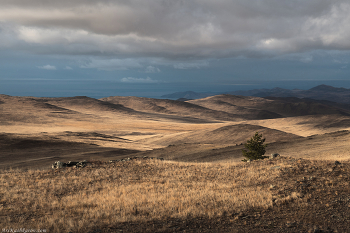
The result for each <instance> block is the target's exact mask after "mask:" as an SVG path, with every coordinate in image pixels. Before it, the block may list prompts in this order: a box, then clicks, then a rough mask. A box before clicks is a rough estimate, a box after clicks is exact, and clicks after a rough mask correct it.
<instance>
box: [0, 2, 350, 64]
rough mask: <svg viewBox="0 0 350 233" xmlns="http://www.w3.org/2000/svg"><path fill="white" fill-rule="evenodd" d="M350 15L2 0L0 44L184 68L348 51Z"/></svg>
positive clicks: (309, 5)
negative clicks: (169, 62)
mask: <svg viewBox="0 0 350 233" xmlns="http://www.w3.org/2000/svg"><path fill="white" fill-rule="evenodd" d="M349 12H350V3H349V2H348V1H347V0H308V1H305V0H293V1H290V0H250V1H246V0H216V1H211V0H186V1H185V0H149V1H144V0H129V1H112V0H97V1H96V0H94V1H92V0H74V1H71V0H69V1H68V0H60V1H48V0H26V1H22V0H0V42H1V43H2V45H1V46H2V47H9V48H14V47H16V46H17V47H18V44H19V43H20V44H21V49H27V50H32V51H33V52H38V51H45V52H46V53H49V54H50V53H53V54H55V53H64V54H70V55H84V54H89V55H95V56H113V57H118V58H120V59H122V57H124V58H130V57H153V58H162V59H175V60H176V59H180V60H182V61H183V60H200V59H206V58H212V57H232V56H248V57H249V56H254V57H261V56H275V55H281V54H288V53H295V52H305V51H312V50H349V49H350V40H349V38H350V27H349V25H350V14H349ZM9 25H11V26H9ZM16 42H17V43H16ZM34 45H35V46H34ZM87 66H88V65H87ZM90 66H91V67H92V66H94V64H90ZM193 66H194V67H195V66H196V65H193ZM178 67H185V66H183V65H181V63H180V65H178ZM188 67H191V65H188Z"/></svg>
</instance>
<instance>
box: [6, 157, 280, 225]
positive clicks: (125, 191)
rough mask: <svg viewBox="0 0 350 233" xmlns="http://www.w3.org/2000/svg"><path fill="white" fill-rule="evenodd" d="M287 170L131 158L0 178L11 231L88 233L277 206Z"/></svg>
mask: <svg viewBox="0 0 350 233" xmlns="http://www.w3.org/2000/svg"><path fill="white" fill-rule="evenodd" d="M277 165H278V166H281V167H283V166H284V164H283V162H279V160H277V161H275V162H274V163H273V164H272V162H269V161H261V162H259V163H251V164H247V163H232V162H231V163H230V162H227V163H178V162H169V161H158V160H156V161H153V160H133V161H129V162H119V163H112V164H92V165H90V166H88V167H85V168H83V169H74V168H67V169H61V170H56V171H51V170H50V171H39V170H27V171H23V170H7V171H2V172H1V174H0V184H1V188H0V190H1V191H0V192H1V194H0V195H1V196H0V198H1V199H0V203H1V205H0V211H1V219H0V221H1V222H2V223H3V226H6V227H8V228H10V227H11V228H23V227H24V226H25V227H26V228H36V229H47V230H48V231H49V232H62V231H69V230H74V231H83V230H84V229H87V228H89V229H91V227H99V226H105V225H110V224H117V223H118V222H124V221H146V220H152V219H166V218H170V217H179V218H181V217H187V216H193V217H196V216H206V217H214V216H220V215H223V214H232V213H238V212H240V211H243V210H247V209H250V208H258V209H260V208H268V207H270V206H272V194H271V192H270V191H269V183H271V182H272V181H273V179H274V178H275V177H276V176H277V175H278V174H279V169H271V168H272V167H273V166H277Z"/></svg>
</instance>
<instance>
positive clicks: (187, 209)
mask: <svg viewBox="0 0 350 233" xmlns="http://www.w3.org/2000/svg"><path fill="white" fill-rule="evenodd" d="M255 132H259V133H261V134H263V137H264V138H266V143H267V144H268V146H267V148H266V150H267V151H266V155H270V154H272V153H279V154H280V155H281V156H280V157H277V158H274V159H265V160H261V161H253V162H251V163H244V162H242V161H241V160H242V159H243V157H242V149H243V148H244V143H245V142H246V141H247V140H248V139H250V138H251V137H252V136H253V135H254V134H255ZM349 140H350V105H347V104H338V103H335V102H330V101H319V100H312V99H300V98H295V97H264V98H261V97H249V96H235V95H227V94H225V95H217V96H210V97H206V98H202V99H196V100H186V101H176V100H168V99H150V98H141V97H117V96H114V97H108V98H102V99H93V98H89V97H85V96H78V97H68V98H38V97H16V96H7V95H0V152H1V153H0V169H1V173H0V183H1V188H0V190H2V191H1V192H0V222H2V223H3V224H4V225H2V226H1V227H3V229H5V230H6V229H20V228H21V227H22V228H23V227H24V226H25V227H26V228H31V229H47V232H62V231H65V232H348V231H347V230H348V226H349V222H350V219H349V217H348V216H350V215H349V213H350V196H349V182H350V177H349V171H350V163H349V160H350V154H349V151H350V144H349ZM125 158H130V159H129V160H128V161H120V160H121V159H125ZM156 158H159V159H156ZM82 160H87V161H88V165H87V167H84V168H74V167H70V168H62V169H51V165H52V164H53V163H54V162H55V161H62V162H68V161H82ZM109 161H113V162H109Z"/></svg>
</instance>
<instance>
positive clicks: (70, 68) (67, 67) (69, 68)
mask: <svg viewBox="0 0 350 233" xmlns="http://www.w3.org/2000/svg"><path fill="white" fill-rule="evenodd" d="M64 69H65V70H73V68H72V67H70V66H66V67H65V68H64Z"/></svg>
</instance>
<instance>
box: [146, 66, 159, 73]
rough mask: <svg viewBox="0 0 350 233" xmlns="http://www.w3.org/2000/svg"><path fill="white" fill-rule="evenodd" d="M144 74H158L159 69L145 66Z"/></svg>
mask: <svg viewBox="0 0 350 233" xmlns="http://www.w3.org/2000/svg"><path fill="white" fill-rule="evenodd" d="M145 72H146V73H159V72H160V69H159V68H157V67H154V66H147V67H146V70H145Z"/></svg>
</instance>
